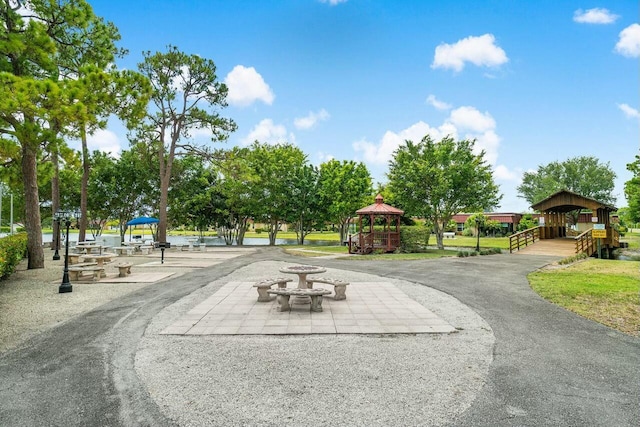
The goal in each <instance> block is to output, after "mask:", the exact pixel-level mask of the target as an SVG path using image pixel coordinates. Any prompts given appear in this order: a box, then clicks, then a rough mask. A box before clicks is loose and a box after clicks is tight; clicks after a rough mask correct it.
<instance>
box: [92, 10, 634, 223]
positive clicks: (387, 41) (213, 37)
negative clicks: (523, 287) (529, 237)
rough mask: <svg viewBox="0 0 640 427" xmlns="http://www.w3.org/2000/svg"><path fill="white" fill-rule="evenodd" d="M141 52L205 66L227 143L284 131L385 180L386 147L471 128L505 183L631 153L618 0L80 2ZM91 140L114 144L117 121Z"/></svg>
mask: <svg viewBox="0 0 640 427" xmlns="http://www.w3.org/2000/svg"><path fill="white" fill-rule="evenodd" d="M90 3H91V4H92V6H93V8H94V10H95V12H96V14H98V15H99V16H102V17H104V18H105V19H106V20H108V21H112V22H113V23H114V24H115V25H116V26H117V27H118V28H119V30H120V33H121V35H122V41H121V43H120V45H121V46H122V47H125V48H127V49H129V51H130V54H129V55H128V56H127V57H126V58H124V59H122V60H120V61H119V62H118V66H120V67H122V68H130V69H133V68H136V64H137V63H139V62H140V61H141V60H142V52H143V51H147V50H148V51H152V52H155V51H165V50H166V46H167V45H169V44H171V45H175V46H177V47H178V48H179V49H180V50H182V51H184V52H186V53H190V54H197V55H200V56H203V57H206V58H209V59H212V60H214V61H215V63H216V66H217V74H218V78H219V80H220V81H224V82H226V83H227V84H228V86H229V98H228V101H229V104H230V105H229V107H228V108H226V109H225V110H223V114H224V115H225V116H227V117H231V118H233V119H234V120H235V121H236V123H237V124H238V130H237V131H236V132H235V133H234V134H232V135H231V137H230V138H229V140H228V142H226V143H225V145H227V146H232V145H243V144H248V143H250V142H252V141H253V140H255V139H257V140H259V141H261V142H269V143H277V142H291V143H294V144H296V145H297V146H299V147H300V148H301V149H302V150H303V151H304V152H305V153H307V154H308V156H309V160H310V161H311V162H312V163H314V164H320V163H322V162H323V161H325V160H327V159H330V158H336V159H338V160H357V161H363V162H365V163H366V164H367V166H368V167H369V170H370V171H371V173H372V175H373V177H374V180H375V181H377V182H384V181H385V180H386V177H385V173H386V172H387V170H388V162H389V159H390V158H391V154H392V153H393V151H394V150H395V149H396V148H397V147H398V145H399V144H401V143H402V142H403V141H404V140H405V139H411V140H414V141H417V140H420V139H421V138H422V137H423V136H424V135H425V134H427V133H429V134H430V135H432V137H434V138H435V139H440V138H441V137H443V136H446V135H449V134H450V135H453V136H455V137H457V138H476V139H477V143H476V147H477V148H478V149H484V150H485V151H486V152H487V157H486V158H487V160H488V161H489V163H490V164H491V165H492V167H493V168H494V171H495V173H494V177H495V179H496V182H497V183H498V184H499V185H500V188H501V191H502V193H503V194H504V198H503V200H502V204H501V207H500V208H499V209H498V210H500V211H509V212H521V211H528V210H529V209H528V203H527V202H526V201H525V200H524V199H521V198H519V197H517V192H516V190H515V188H516V187H517V185H518V184H519V182H520V181H519V180H520V178H521V176H522V173H523V172H525V171H530V170H536V169H537V168H538V166H539V165H544V164H547V163H549V162H552V161H563V160H566V159H569V158H571V157H576V156H595V157H597V158H598V159H600V161H601V162H602V163H607V162H608V163H609V164H610V166H611V168H612V169H613V170H614V171H615V172H616V173H617V175H618V178H617V180H616V188H615V196H616V197H617V199H618V202H617V206H626V204H627V202H626V200H625V198H624V192H623V187H624V182H625V181H627V180H628V179H630V177H631V175H630V173H629V172H628V171H627V170H626V164H627V163H629V162H631V161H633V159H634V156H635V155H636V154H638V152H639V151H638V150H639V148H640V113H639V109H640V105H639V98H640V97H639V94H640V88H639V79H640V78H639V75H640V73H639V71H640V70H639V58H640V24H638V19H639V15H640V11H639V4H638V1H636V0H617V1H596V2H593V1H562V0H554V1H546V0H536V1H498V0H493V1H492V0H473V1H426V0H425V1H382V0H379V1H374V0H343V1H338V0H326V1H320V0H282V1H253V0H236V1H204V0H202V1H188V2H187V1H165V0H154V1H126V2H125V1H120V0H108V1H107V0H104V1H103V0H100V1H98V0H95V1H90ZM90 146H91V148H92V149H103V150H106V151H112V152H115V151H117V150H119V149H121V148H122V149H126V148H127V147H128V142H127V139H126V132H125V131H124V130H123V127H122V126H121V125H120V124H119V123H117V122H116V121H113V120H112V121H110V124H109V128H108V129H107V130H105V131H100V132H98V133H96V134H95V135H93V137H92V138H91V140H90Z"/></svg>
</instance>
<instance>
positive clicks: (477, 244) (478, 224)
mask: <svg viewBox="0 0 640 427" xmlns="http://www.w3.org/2000/svg"><path fill="white" fill-rule="evenodd" d="M476 236H477V237H476V238H477V240H476V252H480V217H479V216H477V217H476Z"/></svg>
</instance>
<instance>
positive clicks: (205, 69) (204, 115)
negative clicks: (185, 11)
mask: <svg viewBox="0 0 640 427" xmlns="http://www.w3.org/2000/svg"><path fill="white" fill-rule="evenodd" d="M138 67H139V70H140V72H141V73H142V74H143V75H144V76H146V77H147V78H148V79H149V81H150V82H151V85H152V87H153V91H152V96H151V100H152V104H153V107H152V108H151V109H150V110H149V111H148V112H147V115H146V117H145V119H144V121H143V123H142V124H141V125H140V126H138V128H137V129H136V137H137V140H138V141H140V142H145V143H147V144H148V145H150V146H151V147H152V148H153V150H154V151H155V152H156V154H157V156H158V161H159V165H160V200H159V203H158V211H159V212H158V219H159V220H160V222H159V224H158V239H159V240H160V241H166V238H167V224H168V223H167V219H168V217H167V206H168V194H169V187H170V185H171V177H172V169H173V162H174V159H175V157H176V156H180V155H182V154H186V153H195V154H199V155H209V154H210V150H209V149H208V147H207V146H204V145H197V144H196V143H195V142H194V141H193V140H192V139H191V137H192V133H193V131H195V130H200V129H206V130H208V131H210V133H211V140H212V141H214V142H215V141H223V140H225V139H226V138H227V137H228V134H229V133H230V132H233V131H234V130H235V129H236V125H235V123H234V122H233V120H230V119H227V118H224V117H221V116H220V114H219V112H218V110H219V109H221V108H223V107H226V106H227V102H226V97H227V87H226V85H224V84H223V83H220V82H219V81H218V79H217V76H216V66H215V64H214V62H213V61H212V60H210V59H205V58H202V57H200V56H198V55H187V54H185V53H183V52H180V51H179V50H178V49H177V48H176V47H174V46H169V48H168V51H167V52H165V53H160V52H156V53H154V54H152V53H151V52H146V53H144V61H143V62H142V63H140V64H138Z"/></svg>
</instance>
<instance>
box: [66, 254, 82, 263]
mask: <svg viewBox="0 0 640 427" xmlns="http://www.w3.org/2000/svg"><path fill="white" fill-rule="evenodd" d="M81 256H82V254H69V255H67V257H68V258H67V259H68V260H69V264H78V263H79V262H80V257H81Z"/></svg>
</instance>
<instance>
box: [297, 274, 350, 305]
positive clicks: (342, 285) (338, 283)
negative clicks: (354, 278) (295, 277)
mask: <svg viewBox="0 0 640 427" xmlns="http://www.w3.org/2000/svg"><path fill="white" fill-rule="evenodd" d="M314 283H324V284H327V285H332V286H333V290H334V291H335V293H336V294H335V295H334V297H333V299H334V300H343V299H347V294H346V292H347V285H348V284H349V283H348V282H343V281H342V280H338V279H328V278H326V277H313V278H311V279H307V287H308V288H309V289H313V284H314Z"/></svg>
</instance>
